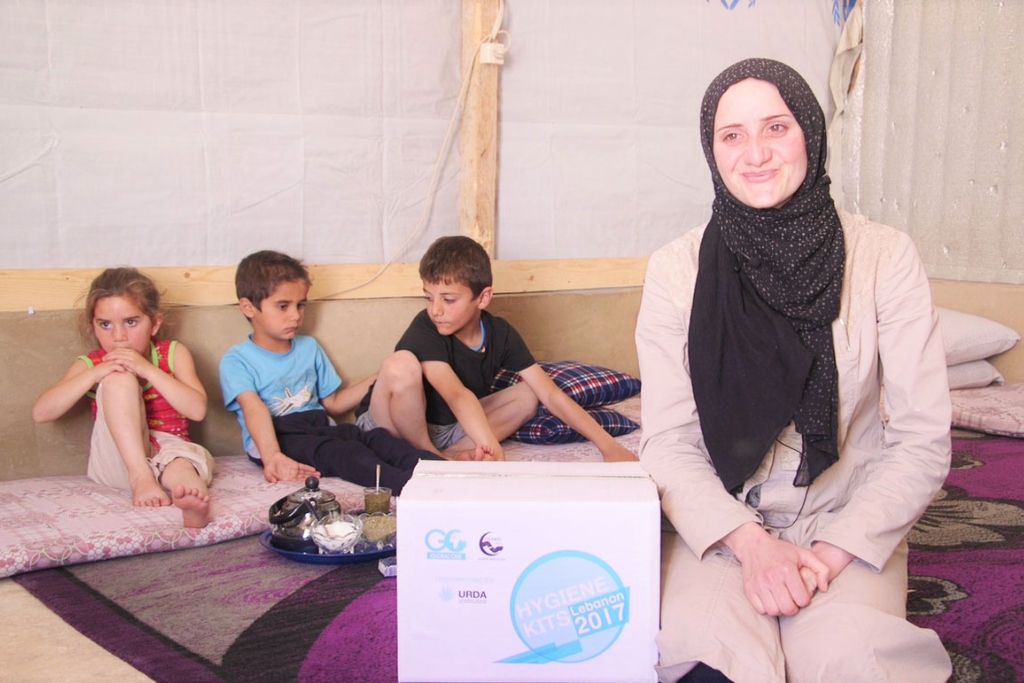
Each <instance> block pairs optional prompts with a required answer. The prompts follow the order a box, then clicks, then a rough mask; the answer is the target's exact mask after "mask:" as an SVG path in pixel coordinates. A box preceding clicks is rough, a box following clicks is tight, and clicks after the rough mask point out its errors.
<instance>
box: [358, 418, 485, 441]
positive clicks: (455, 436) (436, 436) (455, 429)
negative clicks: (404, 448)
mask: <svg viewBox="0 0 1024 683" xmlns="http://www.w3.org/2000/svg"><path fill="white" fill-rule="evenodd" d="M356 426H357V427H359V428H360V429H362V430H363V431H364V432H368V431H370V430H371V429H377V428H379V427H380V425H379V424H377V422H376V421H375V420H374V419H373V416H372V415H370V411H369V410H367V411H366V412H365V413H363V414H362V415H360V416H359V417H357V418H356ZM427 434H429V435H430V443H432V444H434V448H436V449H437V450H439V451H443V450H445V449H446V448H448V447H450V446H451V445H452V444H453V443H455V442H456V441H458V440H459V439H461V438H462V437H464V436H466V430H464V429H463V428H462V425H460V424H459V423H458V422H453V423H451V424H450V425H432V424H428V425H427Z"/></svg>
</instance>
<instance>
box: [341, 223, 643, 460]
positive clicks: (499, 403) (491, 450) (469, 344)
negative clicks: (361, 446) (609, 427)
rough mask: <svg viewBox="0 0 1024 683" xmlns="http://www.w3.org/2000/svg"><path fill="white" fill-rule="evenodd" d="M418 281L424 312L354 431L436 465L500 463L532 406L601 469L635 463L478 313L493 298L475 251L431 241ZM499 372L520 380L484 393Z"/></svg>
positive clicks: (464, 244) (503, 329)
mask: <svg viewBox="0 0 1024 683" xmlns="http://www.w3.org/2000/svg"><path fill="white" fill-rule="evenodd" d="M420 278H421V279H422V280H423V293H424V296H425V298H426V308H425V310H423V311H421V312H420V313H418V314H417V315H416V317H415V318H414V319H413V321H412V324H411V325H409V328H408V329H407V330H406V331H405V334H403V335H402V338H401V339H400V340H399V342H398V344H397V345H396V346H395V352H394V353H393V354H391V355H390V356H388V358H386V359H385V360H384V363H383V365H381V368H380V372H379V373H378V374H377V382H376V383H375V384H374V385H373V386H372V387H371V388H370V391H369V392H367V394H366V396H365V397H363V401H362V403H361V404H360V406H359V408H358V409H357V411H356V412H357V414H358V418H357V420H356V424H358V425H359V426H360V427H362V428H363V429H372V428H373V427H384V428H385V429H387V430H388V431H389V432H391V433H392V434H393V435H395V436H399V437H401V438H403V439H405V440H406V441H408V442H409V443H410V444H412V445H413V446H415V447H416V448H421V449H423V450H428V451H433V452H435V453H438V454H440V455H444V456H446V457H458V458H468V459H474V460H490V459H494V460H504V459H505V453H504V451H503V450H502V448H501V443H500V442H501V440H502V439H504V438H506V437H508V436H509V435H510V434H512V433H513V432H514V431H515V430H516V429H518V428H519V427H520V426H521V425H522V424H523V423H524V422H526V421H527V420H529V419H530V418H532V417H533V416H534V414H535V413H536V412H537V404H538V401H539V402H540V403H543V404H544V406H545V407H546V408H547V409H548V410H550V411H551V413H552V414H554V415H555V416H556V417H558V418H560V419H561V420H563V421H564V422H566V423H567V424H568V425H569V426H571V427H572V428H574V429H575V430H576V431H578V432H579V433H580V434H582V435H583V436H585V437H587V438H588V439H590V440H591V441H593V442H594V444H595V445H597V447H598V448H599V449H600V450H601V453H602V455H603V456H604V459H605V460H607V461H613V460H636V456H635V455H633V454H632V453H631V452H630V451H629V450H628V449H626V448H624V447H623V446H621V445H620V444H619V443H618V442H616V441H615V440H614V439H613V438H612V437H611V436H610V435H609V434H608V433H607V432H606V431H604V430H603V429H602V428H601V426H600V425H598V424H597V422H595V421H594V419H593V418H592V417H590V415H588V414H587V413H586V411H584V410H583V408H581V407H580V406H579V405H578V404H577V403H576V402H575V401H573V400H572V399H571V398H569V397H568V396H566V395H565V394H564V393H563V392H562V391H561V389H559V388H558V387H557V386H556V385H555V383H554V382H553V381H551V378H550V377H548V375H547V374H546V373H545V372H544V370H543V369H542V368H541V367H540V366H539V365H537V363H536V361H534V359H533V355H532V354H531V353H530V350H529V349H528V348H527V347H526V344H525V343H524V342H523V339H522V337H520V336H519V333H518V332H516V330H515V328H513V327H512V325H510V324H509V323H508V322H507V321H505V320H504V319H502V318H498V317H495V316H493V315H491V314H490V313H488V312H487V311H486V310H484V309H486V308H487V305H488V304H489V303H490V302H491V297H492V295H493V291H492V289H491V283H492V278H491V260H490V257H489V256H488V255H487V252H486V251H484V249H483V247H481V246H480V245H479V244H477V243H476V242H475V241H473V240H472V239H470V238H469V237H461V236H456V237H441V238H439V239H438V240H437V241H435V242H434V243H433V244H432V245H430V248H429V249H427V253H426V254H424V255H423V258H422V259H421V260H420ZM501 369H506V370H510V371H513V372H518V373H519V375H520V377H522V380H523V381H521V382H519V383H517V384H514V385H512V386H511V387H508V388H507V389H502V390H501V391H496V392H494V393H491V384H492V383H493V381H494V378H495V376H496V375H497V373H498V371H499V370H501Z"/></svg>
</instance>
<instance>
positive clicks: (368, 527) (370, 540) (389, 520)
mask: <svg viewBox="0 0 1024 683" xmlns="http://www.w3.org/2000/svg"><path fill="white" fill-rule="evenodd" d="M359 519H360V520H361V521H362V523H363V536H362V542H364V543H365V544H366V545H367V546H368V547H371V548H375V549H377V550H383V549H385V548H391V547H394V545H395V534H396V533H397V531H398V519H397V518H396V517H395V513H393V512H374V513H371V514H369V515H368V514H365V513H363V514H361V515H359Z"/></svg>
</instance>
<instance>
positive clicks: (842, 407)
mask: <svg viewBox="0 0 1024 683" xmlns="http://www.w3.org/2000/svg"><path fill="white" fill-rule="evenodd" d="M840 218H841V220H842V225H843V231H844V236H845V242H846V270H845V278H844V282H843V294H842V305H841V309H840V314H839V318H838V319H837V320H836V321H835V322H834V323H833V325H832V333H833V339H834V342H835V343H834V346H835V356H836V366H837V369H838V373H839V436H838V442H839V452H840V456H839V461H838V462H837V463H836V464H834V465H833V466H832V467H831V468H829V469H828V470H826V471H825V472H824V473H823V474H822V475H821V476H820V477H818V479H817V480H815V482H814V483H813V484H812V486H811V487H810V488H809V489H808V491H807V497H806V502H804V503H803V508H802V510H801V512H800V517H799V520H798V521H797V523H796V524H795V525H794V527H793V528H792V529H791V533H790V532H787V533H786V534H785V535H786V536H790V538H791V540H792V539H800V540H799V541H794V542H800V543H802V544H804V543H806V544H807V545H810V543H813V542H814V541H819V540H820V541H828V542H829V543H832V544H834V545H837V546H839V547H841V548H843V549H844V550H847V551H848V552H850V553H852V554H854V555H855V556H857V557H858V558H860V559H861V560H863V561H864V562H866V563H868V564H869V565H871V566H872V567H874V568H875V569H876V570H877V569H879V568H880V567H882V566H883V565H884V564H885V562H886V561H887V560H888V558H889V556H890V555H891V554H892V552H893V550H894V549H895V548H896V547H897V545H898V544H899V543H900V542H901V541H902V539H903V538H904V537H905V536H906V534H907V532H908V531H909V530H910V528H911V526H912V525H913V524H914V522H915V521H916V520H917V519H918V517H920V516H921V514H922V513H923V512H924V510H925V508H926V507H927V506H928V504H929V503H930V502H931V500H932V498H933V497H934V496H935V494H936V493H937V492H938V490H939V488H940V487H941V485H942V482H943V481H944V479H945V477H946V473H947V471H948V469H949V462H950V438H949V427H950V402H949V384H948V379H947V375H946V363H945V355H944V351H943V345H942V337H941V334H940V330H939V327H938V321H937V316H936V313H935V310H934V308H933V307H932V302H931V292H930V289H929V286H928V279H927V277H926V275H925V272H924V269H923V267H922V264H921V261H920V259H919V257H918V255H917V251H916V249H915V248H914V245H913V242H912V241H911V240H910V238H909V237H908V236H907V235H906V234H904V233H902V232H899V231H897V230H894V229H892V228H889V227H886V226H883V225H879V224H877V223H872V222H869V221H867V220H866V219H865V218H864V217H862V216H853V215H850V214H846V213H843V212H840ZM703 235H704V229H703V228H699V229H696V230H692V231H690V232H688V233H686V234H685V235H683V236H682V237H680V238H679V239H677V240H675V241H673V242H671V243H669V244H668V245H666V246H665V247H663V248H661V249H660V250H658V251H657V252H655V253H654V254H653V255H652V256H651V259H650V262H649V264H648V268H647V276H646V279H645V282H644V292H643V299H642V302H641V305H640V314H639V318H638V321H637V328H636V346H637V354H638V356H639V361H640V375H641V379H642V380H643V392H642V396H643V398H642V424H643V436H642V438H641V442H640V460H641V462H642V463H643V465H644V467H645V468H646V469H647V470H648V471H649V472H650V474H651V476H652V477H653V479H654V481H655V482H656V483H657V485H658V491H659V493H660V494H661V497H662V508H663V509H664V511H665V514H666V516H667V517H668V519H669V520H670V521H671V522H672V524H673V526H674V527H675V528H676V530H677V531H678V532H679V533H680V534H681V536H682V538H683V540H684V541H685V542H686V544H687V545H688V546H689V547H690V548H691V549H692V550H693V551H694V553H695V554H696V555H697V556H698V557H704V556H705V553H707V552H709V551H718V550H721V547H720V545H718V541H719V540H720V539H722V538H723V537H724V536H725V535H726V534H728V533H729V532H730V531H732V530H733V529H735V528H737V527H739V526H740V525H741V524H743V523H745V522H749V521H758V522H760V521H762V520H761V517H760V516H759V515H758V513H757V511H756V510H754V509H753V508H751V507H749V506H748V505H746V504H745V503H743V502H741V500H738V499H737V498H735V497H733V496H731V495H730V494H729V493H728V492H727V491H726V490H725V489H724V488H723V486H722V483H721V480H719V479H718V476H717V475H716V474H715V470H714V467H713V466H712V464H711V461H710V459H709V457H708V455H707V452H706V451H705V449H704V444H703V440H702V437H701V430H700V423H699V418H698V416H697V409H696V405H695V403H694V399H693V390H692V387H691V385H690V376H689V356H688V351H687V344H688V342H687V339H688V324H689V315H690V307H691V305H692V301H693V288H694V281H695V280H696V276H697V263H698V252H699V249H700V241H701V238H702V237H703ZM882 383H884V385H885V392H884V394H885V397H884V402H885V404H884V405H885V412H886V413H887V414H888V423H887V424H885V425H883V420H882V412H881V410H880V407H879V406H880V403H879V402H880V397H881V393H882V392H881V385H882ZM703 418H704V419H713V416H703Z"/></svg>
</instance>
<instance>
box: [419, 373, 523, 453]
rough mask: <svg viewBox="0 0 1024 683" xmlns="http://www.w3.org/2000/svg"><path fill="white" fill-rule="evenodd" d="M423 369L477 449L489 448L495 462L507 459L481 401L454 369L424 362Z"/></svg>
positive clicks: (425, 375) (427, 378)
mask: <svg viewBox="0 0 1024 683" xmlns="http://www.w3.org/2000/svg"><path fill="white" fill-rule="evenodd" d="M420 366H421V367H422V368H423V376H424V377H425V378H426V380H427V381H428V382H430V384H431V386H433V387H434V389H436V390H437V393H439V394H440V395H441V398H443V399H444V400H445V403H447V404H448V407H449V408H451V409H452V412H453V413H455V419H457V420H458V421H459V424H461V425H462V429H463V430H465V432H466V436H468V437H469V438H470V439H472V441H473V443H474V444H476V445H477V446H483V447H485V448H489V449H490V450H491V454H492V456H493V457H494V459H495V460H504V459H505V451H504V450H503V449H502V447H501V443H500V442H499V441H498V438H497V437H496V436H495V434H494V431H493V430H492V429H491V424H490V422H488V421H487V413H485V412H484V408H483V406H482V405H480V399H478V398H477V397H476V395H475V394H474V393H473V392H472V391H470V390H469V389H467V388H466V386H465V385H464V384H463V383H462V381H461V380H460V379H459V377H458V375H456V374H455V371H454V370H452V367H451V366H450V365H448V364H447V363H443V362H441V361H424V362H423V363H421V364H420Z"/></svg>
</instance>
